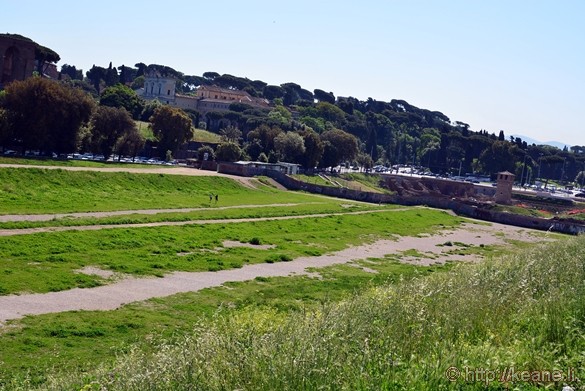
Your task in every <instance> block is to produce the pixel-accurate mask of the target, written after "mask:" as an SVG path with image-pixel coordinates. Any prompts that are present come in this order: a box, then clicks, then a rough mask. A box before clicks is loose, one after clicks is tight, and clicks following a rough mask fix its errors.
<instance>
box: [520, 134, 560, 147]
mask: <svg viewBox="0 0 585 391" xmlns="http://www.w3.org/2000/svg"><path fill="white" fill-rule="evenodd" d="M512 137H520V138H521V139H522V141H526V143H527V144H528V145H532V144H536V145H550V146H553V147H557V148H559V149H563V148H565V146H567V147H571V144H569V143H563V142H560V141H538V140H535V139H533V138H530V137H528V136H523V135H521V134H513V135H512Z"/></svg>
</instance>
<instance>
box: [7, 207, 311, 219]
mask: <svg viewBox="0 0 585 391" xmlns="http://www.w3.org/2000/svg"><path fill="white" fill-rule="evenodd" d="M307 204H310V203H304V204H303V205H307ZM296 205H301V204H293V203H286V204H263V205H234V206H219V207H216V208H178V209H131V210H115V211H109V212H76V213H46V214H34V215H0V222H1V223H6V222H15V221H50V220H53V219H62V218H66V217H73V218H86V217H97V218H102V217H111V216H125V215H131V214H142V215H155V214H159V213H189V212H197V211H203V210H227V209H241V208H265V207H275V206H296Z"/></svg>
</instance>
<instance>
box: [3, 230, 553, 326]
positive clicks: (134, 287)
mask: <svg viewBox="0 0 585 391" xmlns="http://www.w3.org/2000/svg"><path fill="white" fill-rule="evenodd" d="M535 232H536V231H531V230H527V229H522V228H516V227H511V226H506V225H500V224H492V225H483V224H482V225H478V224H464V225H462V226H461V227H458V228H456V229H453V230H445V231H442V232H439V233H437V234H435V235H428V236H419V237H398V238H397V240H380V241H377V242H375V243H372V244H366V245H361V246H356V247H350V248H348V249H345V250H342V251H338V252H335V253H332V254H326V255H322V256H317V257H301V258H297V259H295V260H293V261H291V262H279V263H272V264H268V263H262V264H254V265H246V266H244V267H242V268H240V269H231V270H221V271H218V272H174V273H170V274H168V275H166V276H165V277H163V278H134V277H128V276H126V277H124V278H122V279H120V280H118V281H116V282H113V283H111V284H109V285H104V286H100V287H96V288H86V289H79V288H75V289H71V290H67V291H62V292H52V293H44V294H22V295H10V296H0V324H1V323H3V322H6V321H8V320H13V319H19V318H22V317H24V316H27V315H40V314H47V313H54V312H64V311H78V310H113V309H116V308H119V307H121V306H123V305H124V304H128V303H132V302H137V301H143V300H147V299H150V298H155V297H165V296H170V295H173V294H177V293H183V292H196V291H199V290H201V289H204V288H209V287H216V286H220V285H222V284H223V283H225V282H228V281H246V280H252V279H254V278H256V277H259V276H262V277H274V276H290V275H300V274H308V275H312V274H314V273H307V271H306V269H307V268H309V267H317V268H318V267H325V266H328V265H333V264H340V263H352V262H355V261H357V260H363V259H366V258H381V257H384V256H385V255H388V254H396V253H399V252H401V251H406V250H410V249H417V251H418V252H419V253H422V254H424V255H425V256H423V257H417V258H416V259H409V258H408V257H407V258H405V259H403V261H405V262H414V263H417V264H431V263H441V262H445V261H447V260H456V261H475V260H477V258H476V257H474V256H458V255H453V254H451V253H447V252H446V251H452V250H454V249H457V245H455V246H448V247H445V246H441V244H443V243H445V242H448V241H449V242H452V243H456V242H457V243H464V244H466V245H476V246H477V245H480V244H483V245H503V244H505V240H521V241H531V242H542V241H543V238H542V233H541V232H538V233H535ZM358 267H359V266H358ZM362 268H363V269H364V270H366V268H364V267H362ZM95 274H97V273H95Z"/></svg>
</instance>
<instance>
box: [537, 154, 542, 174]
mask: <svg viewBox="0 0 585 391" xmlns="http://www.w3.org/2000/svg"><path fill="white" fill-rule="evenodd" d="M541 164H542V153H541V154H540V156H539V157H538V179H539V180H540V165H541Z"/></svg>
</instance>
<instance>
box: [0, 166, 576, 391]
mask: <svg viewBox="0 0 585 391" xmlns="http://www.w3.org/2000/svg"><path fill="white" fill-rule="evenodd" d="M0 184H1V185H0V186H1V187H0V201H1V203H0V214H15V213H19V214H23V213H44V214H46V213H59V212H63V213H73V212H88V211H116V210H137V209H150V208H200V209H199V210H196V211H191V212H178V211H177V212H172V213H162V214H156V215H136V214H129V215H123V216H111V217H101V218H88V217H83V218H67V217H66V218H61V219H55V220H49V221H46V222H18V223H3V224H2V226H1V227H2V228H4V229H16V228H23V227H29V228H30V227H43V226H45V227H47V226H48V227H51V226H54V227H59V226H67V225H72V226H81V225H104V224H128V223H130V224H136V223H145V222H147V223H148V222H168V221H193V220H201V222H200V223H197V224H195V223H190V224H187V225H183V226H157V227H142V228H137V227H119V228H108V229H101V230H97V231H78V230H73V231H64V232H46V233H36V234H28V235H16V236H5V237H2V236H0V254H1V255H0V295H7V294H14V293H24V292H54V291H61V290H66V289H71V288H74V287H79V288H91V287H94V286H97V285H101V284H107V283H110V282H111V281H109V280H108V279H106V278H101V277H98V276H95V275H85V274H79V273H76V271H77V270H78V269H80V268H82V267H85V266H95V267H100V268H102V269H105V270H111V271H114V272H119V273H125V274H129V275H134V276H139V277H141V276H163V275H164V274H166V273H170V272H173V271H217V270H222V269H231V268H240V267H242V266H244V265H246V264H254V263H271V262H282V261H287V260H290V259H294V258H296V257H299V256H318V255H321V254H326V253H330V252H332V251H337V250H340V249H344V248H347V247H348V246H351V245H357V244H362V243H369V242H372V241H374V240H376V239H380V238H386V239H387V238H390V237H391V236H392V235H404V236H417V235H425V234H429V233H433V232H436V231H437V230H440V229H444V228H449V227H455V226H457V225H459V224H460V223H461V222H463V221H465V220H464V219H461V218H458V217H455V216H452V215H451V214H448V213H446V212H443V211H438V210H432V209H426V208H397V207H392V206H380V205H368V204H363V203H356V202H350V201H347V200H338V199H331V198H327V197H322V196H315V195H310V194H303V193H296V192H288V191H280V190H277V189H274V188H271V187H269V186H262V185H259V186H258V188H256V189H253V188H248V187H243V186H242V185H241V184H239V183H238V182H236V181H233V180H231V179H228V178H220V177H183V176H175V175H159V174H126V173H101V172H69V171H63V170H42V169H34V170H32V169H7V168H3V169H0ZM209 192H214V193H219V194H220V198H219V201H218V203H217V204H215V202H214V201H213V202H211V203H210V202H209V197H208V194H209ZM272 204H279V205H278V206H271V205H272ZM251 205H257V206H258V207H254V208H252V207H250V206H251ZM220 207H229V209H220ZM353 212H365V213H363V214H352V213H353ZM320 213H326V214H332V213H335V214H338V215H332V216H327V217H318V216H311V215H316V214H320ZM285 216H303V218H298V219H291V220H271V221H260V220H257V221H239V222H232V221H227V219H242V218H266V217H285ZM210 220H217V221H210ZM205 221H207V222H208V223H209V224H203V222H205ZM225 240H233V241H239V242H242V243H251V242H252V243H260V244H270V245H274V246H275V247H274V248H273V249H270V250H261V249H255V248H247V247H238V248H227V247H223V242H224V241H225ZM582 244H583V240H582V239H581V238H578V239H573V240H564V241H563V244H562V245H561V244H550V245H547V247H546V248H545V247H537V248H534V246H533V245H530V246H528V245H526V244H524V243H515V247H516V248H518V249H521V252H519V253H518V254H515V253H512V255H510V256H505V257H503V258H502V257H501V254H502V252H503V251H504V249H503V248H495V247H492V246H475V247H470V246H465V245H464V244H462V243H455V244H454V243H450V245H451V246H453V245H459V247H460V248H459V249H458V250H454V251H457V252H458V253H468V254H480V255H483V256H485V257H486V260H485V261H484V262H483V263H480V264H478V265H455V264H453V263H447V264H446V265H433V266H416V265H413V264H404V263H401V262H400V258H401V257H402V256H408V255H411V256H417V255H419V252H418V251H417V250H416V249H413V250H409V251H406V252H404V253H403V254H394V255H390V256H387V257H384V258H381V259H366V260H363V261H359V262H357V263H356V264H354V265H350V264H344V265H336V266H329V267H325V268H314V269H312V270H311V271H312V272H315V273H318V277H317V276H312V275H309V276H291V277H272V278H267V277H258V278H256V279H255V280H252V281H247V282H237V283H227V284H225V286H223V287H217V288H210V289H204V290H201V291H199V292H192V293H184V294H178V295H174V296H170V297H164V298H156V299H151V300H148V301H145V302H139V303H132V304H128V305H125V306H123V307H121V308H119V309H117V310H112V311H72V312H65V313H58V314H46V315H38V316H28V317H25V318H23V319H19V320H14V321H9V322H8V324H6V325H3V326H0V389H2V390H32V389H50V390H81V389H84V390H102V389H108V390H145V389H153V390H154V389H156V390H180V389H196V390H220V389H222V390H223V389H230V390H234V389H245V390H274V389H283V390H286V389H290V390H296V389H348V390H349V389H351V390H353V389H364V390H365V389H417V390H436V389H485V386H486V384H485V382H484V383H477V384H475V383H465V382H461V381H456V382H449V381H447V380H446V379H445V371H446V369H447V368H449V367H450V366H458V367H460V368H463V367H464V366H465V365H468V366H474V367H480V366H483V367H488V366H489V367H494V368H496V367H497V368H501V367H504V366H506V365H508V366H509V365H516V366H518V367H519V368H523V369H524V368H526V369H532V370H536V369H546V368H551V369H554V368H553V367H555V368H556V367H559V368H568V367H570V366H574V367H576V368H579V370H580V371H581V372H579V374H580V375H583V376H582V377H585V374H583V373H582V362H583V358H584V357H583V353H582V352H583V351H585V346H583V345H584V343H583V339H582V338H581V336H582V335H583V321H584V320H585V315H584V314H585V309H584V308H585V307H584V306H583V304H582V302H583V301H582V300H581V298H582V293H583V290H584V289H585V288H584V287H585V285H583V281H585V275H584V273H585V271H584V270H585V268H584V267H583V265H582V263H583V261H582V260H583V259H585V254H583V251H584V250H583V245H582ZM444 246H446V247H449V244H448V243H446V244H444ZM542 385H543V384H532V383H526V384H517V383H515V384H514V387H517V389H522V390H523V389H536V388H537V387H539V386H542ZM488 386H489V387H491V389H503V388H502V387H503V386H502V385H501V384H497V383H490V384H488Z"/></svg>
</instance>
